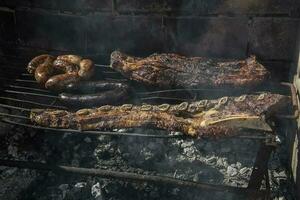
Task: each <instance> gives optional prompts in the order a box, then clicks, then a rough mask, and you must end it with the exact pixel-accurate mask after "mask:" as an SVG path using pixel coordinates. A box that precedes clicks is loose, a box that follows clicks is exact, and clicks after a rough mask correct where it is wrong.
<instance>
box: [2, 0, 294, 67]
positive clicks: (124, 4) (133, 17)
mask: <svg viewBox="0 0 300 200" xmlns="http://www.w3.org/2000/svg"><path fill="white" fill-rule="evenodd" d="M299 8H300V1H298V0H243V1H240V0H210V1H207V0H153V1H149V0H101V1H99V0H72V1H71V0H64V1H61V0H52V1H48V0H27V1H26V0H24V1H18V0H0V45H1V52H0V53H1V54H10V55H17V56H24V57H28V56H29V57H30V56H33V55H36V54H39V53H43V52H51V53H54V54H59V53H66V52H68V53H78V54H82V55H87V56H89V57H92V58H93V59H96V60H97V62H102V63H106V62H108V59H109V54H110V52H111V51H113V50H115V49H119V50H122V51H125V52H127V53H131V54H134V55H141V56H143V55H148V54H151V53H153V52H177V53H181V54H186V55H198V56H215V57H226V58H243V57H245V56H248V55H250V54H255V55H257V56H258V57H259V59H261V60H262V61H263V62H265V63H267V64H268V65H270V66H275V67H276V68H278V67H279V69H286V68H287V67H289V65H290V62H291V61H292V60H293V58H294V55H295V49H296V42H295V38H297V31H298V27H299V19H300V18H299V17H300V9H299ZM285 71H287V70H285ZM280 73H281V72H280Z"/></svg>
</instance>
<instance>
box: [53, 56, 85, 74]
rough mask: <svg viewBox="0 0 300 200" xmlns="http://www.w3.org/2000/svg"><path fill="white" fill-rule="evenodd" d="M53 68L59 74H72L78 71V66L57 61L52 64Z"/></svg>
mask: <svg viewBox="0 0 300 200" xmlns="http://www.w3.org/2000/svg"><path fill="white" fill-rule="evenodd" d="M53 67H54V68H55V70H57V71H59V72H60V73H73V72H78V71H79V66H78V65H76V64H73V63H71V62H67V61H64V60H58V59H56V60H55V61H54V62H53Z"/></svg>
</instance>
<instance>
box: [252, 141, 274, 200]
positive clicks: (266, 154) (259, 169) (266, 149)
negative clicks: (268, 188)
mask: <svg viewBox="0 0 300 200" xmlns="http://www.w3.org/2000/svg"><path fill="white" fill-rule="evenodd" d="M274 148H275V147H274V146H270V145H266V143H265V142H262V143H261V145H260V148H259V150H258V152H257V156H256V160H255V163H254V166H253V170H252V174H251V176H250V180H249V183H248V189H254V190H257V191H259V190H260V187H261V184H262V181H263V179H264V177H265V178H266V181H269V179H268V178H267V177H266V176H267V175H268V162H269V159H270V156H271V153H272V151H273V150H274ZM268 184H269V183H267V185H268ZM267 198H268V197H267ZM250 199H257V197H251V198H250Z"/></svg>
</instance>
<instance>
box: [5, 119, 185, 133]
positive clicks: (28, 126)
mask: <svg viewBox="0 0 300 200" xmlns="http://www.w3.org/2000/svg"><path fill="white" fill-rule="evenodd" d="M0 115H1V114H0ZM12 117H13V116H12ZM28 119H29V118H28ZM1 121H2V122H4V123H7V124H12V125H17V126H23V127H27V128H34V129H39V130H48V131H54V132H62V133H66V132H68V133H74V134H85V135H86V134H89V135H95V136H99V135H111V136H130V137H147V138H183V137H185V135H183V134H181V135H155V134H141V133H131V132H112V131H81V130H76V129H57V128H49V127H42V126H36V125H31V124H25V123H21V122H15V121H11V120H8V119H2V120H1Z"/></svg>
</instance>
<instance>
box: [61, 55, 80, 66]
mask: <svg viewBox="0 0 300 200" xmlns="http://www.w3.org/2000/svg"><path fill="white" fill-rule="evenodd" d="M57 60H63V61H66V62H70V63H73V64H75V65H79V64H80V61H81V60H82V57H81V56H77V55H61V56H57Z"/></svg>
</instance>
